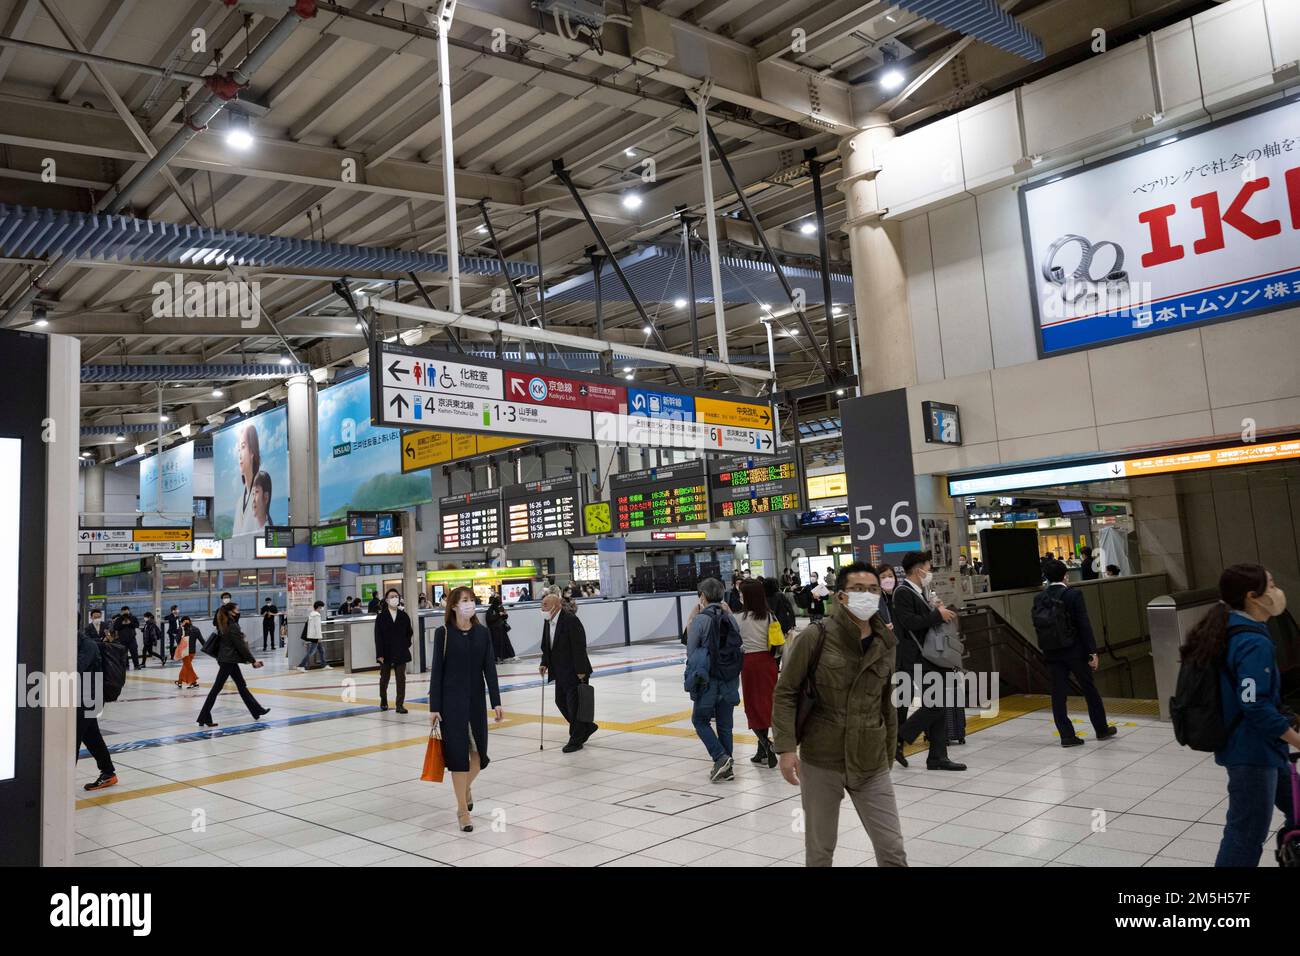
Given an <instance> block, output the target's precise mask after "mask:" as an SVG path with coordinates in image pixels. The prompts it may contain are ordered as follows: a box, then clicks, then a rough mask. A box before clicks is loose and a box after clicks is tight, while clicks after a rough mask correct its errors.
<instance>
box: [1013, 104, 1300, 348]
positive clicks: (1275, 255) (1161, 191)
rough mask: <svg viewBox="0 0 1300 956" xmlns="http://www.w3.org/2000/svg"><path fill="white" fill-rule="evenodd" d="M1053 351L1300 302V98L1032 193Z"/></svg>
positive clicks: (1041, 309)
mask: <svg viewBox="0 0 1300 956" xmlns="http://www.w3.org/2000/svg"><path fill="white" fill-rule="evenodd" d="M1020 203H1021V214H1022V218H1023V222H1024V232H1025V245H1026V255H1027V257H1028V265H1029V273H1030V282H1031V284H1032V288H1033V295H1032V299H1033V302H1034V306H1035V310H1036V313H1037V319H1038V326H1039V350H1040V352H1041V354H1043V355H1051V354H1055V353H1060V352H1068V351H1072V350H1075V349H1082V348H1090V347H1093V346H1098V345H1103V344H1107V343H1110V342H1114V341H1117V340H1120V339H1127V338H1133V337H1138V336H1143V335H1150V334H1153V333H1157V332H1164V331H1169V330H1172V329H1181V328H1187V327H1189V326H1193V325H1200V324H1204V323H1207V322H1215V321H1221V320H1223V319H1232V318H1240V317H1242V316H1245V315H1250V314H1252V313H1256V312H1264V311H1272V310H1276V309H1283V308H1289V307H1293V306H1295V305H1296V304H1297V303H1300V100H1298V99H1296V98H1294V97H1293V98H1291V99H1290V100H1289V101H1284V102H1282V103H1280V104H1276V105H1271V106H1270V107H1268V108H1265V109H1261V110H1257V111H1253V112H1250V113H1246V114H1241V115H1238V116H1234V117H1230V118H1228V119H1226V120H1224V121H1222V122H1219V123H1215V124H1212V125H1210V126H1207V127H1204V128H1203V129H1202V130H1200V131H1193V132H1191V133H1188V134H1185V135H1183V136H1181V137H1176V138H1175V137H1171V138H1169V139H1167V140H1164V141H1161V142H1160V143H1159V144H1158V145H1155V146H1152V147H1144V148H1141V149H1139V150H1136V151H1131V152H1128V153H1124V154H1121V155H1119V156H1117V157H1114V158H1113V159H1108V160H1104V161H1102V162H1098V163H1094V164H1089V165H1086V166H1083V167H1082V168H1080V169H1079V170H1078V171H1076V172H1072V173H1068V174H1066V175H1064V176H1057V177H1054V178H1050V179H1047V180H1045V181H1044V182H1042V183H1034V184H1031V185H1028V186H1026V187H1024V188H1023V189H1021V190H1020Z"/></svg>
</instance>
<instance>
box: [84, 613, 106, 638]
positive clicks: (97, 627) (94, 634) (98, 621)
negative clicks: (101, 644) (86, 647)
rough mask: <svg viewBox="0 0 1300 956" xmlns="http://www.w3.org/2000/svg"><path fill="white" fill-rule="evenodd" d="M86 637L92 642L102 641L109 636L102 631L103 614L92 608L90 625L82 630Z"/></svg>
mask: <svg viewBox="0 0 1300 956" xmlns="http://www.w3.org/2000/svg"><path fill="white" fill-rule="evenodd" d="M83 633H84V634H85V635H86V637H88V638H90V639H91V640H92V641H102V640H103V639H104V638H105V637H107V636H109V634H108V633H107V632H105V630H104V612H103V611H101V610H100V609H99V608H92V609H91V611H90V623H89V624H87V625H86V627H85V628H84V630H83Z"/></svg>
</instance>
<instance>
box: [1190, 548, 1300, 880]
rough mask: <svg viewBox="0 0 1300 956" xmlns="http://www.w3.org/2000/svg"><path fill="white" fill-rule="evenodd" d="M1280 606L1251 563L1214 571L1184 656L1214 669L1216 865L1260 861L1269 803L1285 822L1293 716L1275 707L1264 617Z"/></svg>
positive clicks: (1277, 683)
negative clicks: (1219, 784)
mask: <svg viewBox="0 0 1300 956" xmlns="http://www.w3.org/2000/svg"><path fill="white" fill-rule="evenodd" d="M1285 610H1286V594H1285V593H1284V592H1283V591H1282V589H1281V588H1279V587H1278V586H1277V585H1276V584H1275V583H1274V582H1273V575H1271V574H1270V573H1269V572H1268V571H1267V570H1266V569H1265V568H1263V567H1261V566H1260V565H1258V564H1234V565H1232V566H1231V567H1228V568H1225V569H1224V571H1223V574H1222V575H1220V576H1219V603H1218V604H1216V605H1214V606H1213V607H1212V608H1210V610H1209V613H1207V614H1206V615H1205V617H1204V618H1202V620H1201V621H1200V623H1199V624H1197V625H1196V627H1195V628H1193V629H1192V632H1191V634H1189V635H1188V637H1187V645H1186V646H1185V647H1184V648H1183V661H1184V662H1185V663H1190V664H1194V665H1197V666H1200V667H1215V668H1217V669H1218V672H1219V699H1220V704H1221V707H1222V711H1223V724H1224V726H1225V727H1227V728H1228V742H1227V744H1226V745H1224V747H1223V749H1221V750H1217V751H1215V753H1214V762H1215V763H1217V764H1218V765H1219V766H1221V767H1225V768H1226V769H1227V771H1228V818H1227V821H1226V822H1225V823H1224V825H1223V839H1222V840H1221V841H1220V842H1219V854H1218V856H1217V857H1216V858H1215V861H1214V865H1215V866H1245V867H1253V866H1258V865H1259V857H1260V852H1261V847H1262V846H1263V844H1264V841H1265V840H1266V839H1267V838H1268V829H1269V824H1270V823H1271V822H1272V819H1273V807H1274V806H1276V807H1277V808H1278V809H1280V810H1281V811H1282V813H1283V815H1284V817H1285V818H1286V828H1287V829H1294V828H1295V826H1296V821H1295V820H1292V819H1291V813H1292V808H1291V787H1290V784H1291V780H1290V773H1289V772H1288V771H1289V768H1288V767H1287V745H1288V744H1290V745H1291V746H1292V747H1295V748H1297V749H1300V726H1298V725H1297V721H1296V717H1295V715H1294V714H1291V713H1290V712H1289V711H1284V710H1283V709H1282V686H1281V675H1280V673H1279V671H1278V667H1277V651H1276V648H1275V646H1274V644H1273V639H1272V637H1270V636H1269V632H1268V620H1269V618H1272V617H1276V616H1278V615H1279V614H1281V613H1282V612H1283V611H1285Z"/></svg>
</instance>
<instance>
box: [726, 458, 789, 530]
mask: <svg viewBox="0 0 1300 956" xmlns="http://www.w3.org/2000/svg"><path fill="white" fill-rule="evenodd" d="M709 498H710V500H711V501H712V512H711V513H712V515H713V520H715V521H724V520H727V519H730V518H749V517H753V516H754V515H766V514H774V513H776V512H778V511H798V510H799V507H800V501H799V475H798V469H796V468H795V463H794V459H793V458H789V457H784V458H774V459H771V458H750V457H748V456H745V455H739V456H733V457H726V458H719V459H716V460H715V461H714V462H713V463H712V464H711V466H710V468H709Z"/></svg>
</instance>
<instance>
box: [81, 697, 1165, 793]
mask: <svg viewBox="0 0 1300 956" xmlns="http://www.w3.org/2000/svg"><path fill="white" fill-rule="evenodd" d="M130 680H132V681H149V682H153V683H162V684H173V683H175V681H171V680H164V679H163V678H160V677H139V676H132V677H131V678H130ZM249 689H250V690H251V691H253V693H254V694H265V695H268V696H270V695H276V696H284V697H298V698H303V699H307V700H324V701H329V702H331V703H339V702H340V700H339V698H338V697H337V696H331V695H325V694H316V693H313V692H311V691H296V690H289V689H287V688H270V687H265V688H263V687H251V686H250V688H249ZM346 703H349V704H374V705H377V704H378V703H379V701H378V699H365V698H357V699H356V700H354V701H347V702H346ZM1071 703H1072V704H1075V703H1078V704H1081V703H1082V700H1081V699H1076V698H1071ZM1112 703H1113V704H1114V706H1112ZM409 706H411V707H413V708H415V709H417V710H427V709H428V707H427V705H425V704H410V705H409ZM1049 706H1051V701H1050V699H1049V698H1047V697H1045V696H1041V695H1033V694H1016V695H1013V696H1009V697H1004V698H1002V700H1001V701H1000V702H999V708H998V713H997V716H995V717H968V718H967V720H966V734H967V736H969V735H971V734H974V733H978V732H979V731H981V730H984V729H985V728H988V727H993V726H996V725H997V724H1001V723H1005V722H1006V721H1008V720H1012V719H1014V718H1016V717H1021V716H1023V715H1025V714H1028V713H1032V712H1034V711H1036V710H1043V709H1044V708H1046V707H1049ZM1156 708H1157V702H1156V701H1144V700H1122V699H1115V700H1114V701H1112V700H1110V699H1108V700H1107V701H1106V710H1107V712H1108V713H1115V714H1130V715H1148V714H1155V713H1157V712H1158V710H1157V709H1156ZM690 716H691V712H690V711H689V710H683V711H677V712H676V713H671V714H660V715H658V716H655V717H648V718H646V719H645V720H639V721H635V722H633V723H622V722H618V721H609V720H603V721H601V722H600V727H601V729H602V730H604V731H614V732H618V733H631V734H653V735H656V736H662V737H694V736H695V731H694V730H692V729H689V728H686V727H671V726H668V725H669V724H675V723H679V722H681V721H683V720H688V719H690ZM541 721H542V718H541V717H540V716H539V715H537V714H520V713H512V712H509V711H507V712H506V713H505V719H504V720H502V721H501V723H499V724H498V723H495V722H491V721H489V723H488V729H489V730H501V729H504V728H506V727H517V726H520V725H522V724H535V723H540V722H541ZM545 722H546V723H548V724H563V723H565V721H564V719H563V718H562V717H558V716H550V717H547V718H545ZM428 739H429V737H428V734H420V735H419V736H418V737H408V738H406V739H403V740H392V741H388V742H387V743H382V744H369V745H367V746H365V747H352V748H349V749H347V750H339V751H335V752H334V753H327V754H316V755H314V756H311V757H301V758H299V759H297V760H286V761H283V762H281V763H274V764H265V765H263V766H260V767H249V768H247V769H244V770H232V771H229V772H226V773H218V774H212V775H210V776H206V777H196V778H194V779H192V780H177V781H174V782H172V783H165V784H158V785H156V786H153V787H141V788H139V789H137V790H123V791H119V792H116V793H106V794H103V795H101V796H97V797H88V798H86V799H84V800H78V801H77V809H78V810H80V809H83V808H86V807H97V806H105V805H107V804H113V803H123V802H125V801H127V800H135V799H138V798H140V797H151V796H156V795H158V794H162V793H174V792H176V791H178V790H185V789H187V788H191V787H206V786H211V785H213V784H218V783H226V782H229V781H232V780H245V779H248V778H249V777H258V776H262V775H264V774H269V773H279V772H281V771H285V770H296V769H299V768H301V767H311V766H315V765H317V764H322V763H330V762H331V761H335V760H347V759H348V758H351V757H364V756H367V755H369V754H374V753H381V752H384V751H388V750H397V749H400V748H402V747H414V746H418V745H423V744H425V743H426V742H427V741H428ZM735 739H736V740H741V741H749V740H755V739H757V738H755V737H754V735H753V734H751V733H749V732H747V731H737V732H736V734H735ZM925 749H927V745H926V744H925V743H923V742H921V741H918V742H917V743H914V744H912V745H911V746H910V747H907V748H906V750H905V752H906V753H907V754H909V755H910V754H914V753H918V752H920V751H922V750H925Z"/></svg>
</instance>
